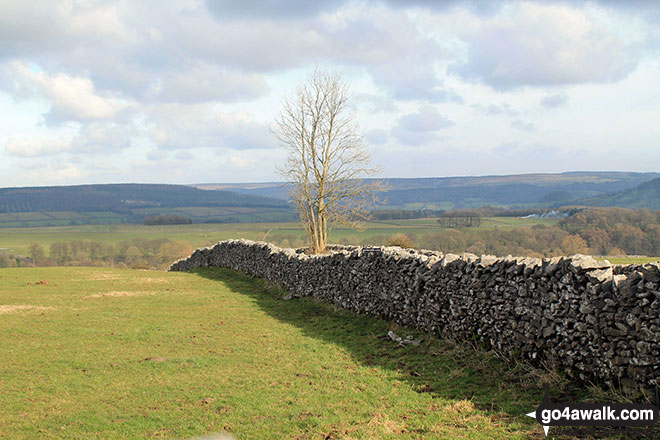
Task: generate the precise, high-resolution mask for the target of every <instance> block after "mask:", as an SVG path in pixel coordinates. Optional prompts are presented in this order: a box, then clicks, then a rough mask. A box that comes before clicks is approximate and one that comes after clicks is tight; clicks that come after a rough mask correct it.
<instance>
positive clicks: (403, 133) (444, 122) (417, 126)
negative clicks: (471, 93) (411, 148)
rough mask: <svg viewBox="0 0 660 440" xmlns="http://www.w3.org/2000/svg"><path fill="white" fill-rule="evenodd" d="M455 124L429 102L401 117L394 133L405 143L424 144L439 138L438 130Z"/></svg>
mask: <svg viewBox="0 0 660 440" xmlns="http://www.w3.org/2000/svg"><path fill="white" fill-rule="evenodd" d="M453 125H456V124H454V122H453V121H451V120H450V119H449V118H448V117H447V116H445V115H443V114H441V113H440V112H439V111H438V109H437V108H436V107H435V106H432V105H428V104H427V105H422V106H420V107H419V109H418V111H417V112H416V113H410V114H407V115H404V116H402V117H401V118H399V120H398V121H397V124H396V125H395V126H394V128H393V129H392V134H393V135H394V137H396V138H397V139H398V140H399V142H401V143H403V144H408V145H422V144H427V143H430V142H432V141H437V140H439V139H440V137H439V136H438V134H437V131H438V130H440V129H443V128H448V127H451V126H453Z"/></svg>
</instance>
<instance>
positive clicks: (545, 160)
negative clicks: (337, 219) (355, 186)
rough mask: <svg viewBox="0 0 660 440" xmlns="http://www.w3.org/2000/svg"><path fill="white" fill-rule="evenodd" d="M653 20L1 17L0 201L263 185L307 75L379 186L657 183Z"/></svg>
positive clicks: (642, 4)
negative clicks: (516, 176) (586, 178)
mask: <svg viewBox="0 0 660 440" xmlns="http://www.w3.org/2000/svg"><path fill="white" fill-rule="evenodd" d="M659 24H660V2H655V1H648V2H646V1H641V0H636V1H635V0H634V1H627V2H615V1H606V0H601V1H580V0H575V1H561V2H560V1H506V0H502V1H477V0H474V1H464V2H461V1H450V0H447V1H425V0H409V1H394V0H391V1H385V0H383V1H376V0H367V1H350V0H346V1H341V0H336V1H309V0H292V1H284V0H272V1H252V2H247V1H228V0H207V1H202V0H185V1H163V0H146V1H140V2H134V1H110V0H107V1H106V0H99V1H94V0H66V1H52V0H44V1H41V0H36V1H30V2H16V1H10V0H0V114H2V118H0V186H27V185H60V184H79V183H108V182H164V183H202V182H252V181H270V180H277V179H278V177H277V175H276V173H275V167H276V165H277V164H279V163H281V162H283V160H284V157H285V152H284V150H282V149H281V148H280V147H279V146H278V145H277V143H276V141H275V139H274V137H273V136H272V135H271V133H270V130H269V126H270V125H271V124H272V121H273V119H274V118H275V117H276V115H277V113H278V112H279V108H280V102H281V100H282V98H283V97H284V96H286V95H287V94H289V93H291V92H292V91H293V89H294V88H295V85H296V84H297V83H298V82H300V81H303V80H304V79H305V77H306V76H307V75H308V74H309V72H310V71H311V70H312V69H313V68H314V67H315V66H318V67H321V68H324V69H330V70H333V71H337V72H339V73H341V74H342V75H343V77H344V78H345V80H346V81H347V82H348V83H349V84H350V85H351V88H352V92H353V100H352V102H353V108H354V111H355V112H356V116H357V121H358V122H359V124H360V127H361V130H362V132H363V133H364V135H365V140H366V142H367V145H368V147H369V149H370V150H371V152H372V153H373V161H374V163H375V164H376V165H378V166H379V167H380V168H382V170H383V173H382V174H383V175H384V176H387V177H423V176H456V175H485V174H509V173H529V172H562V171H571V170H621V171H658V165H657V164H658V163H660V142H659V141H660V30H659V29H660V26H659Z"/></svg>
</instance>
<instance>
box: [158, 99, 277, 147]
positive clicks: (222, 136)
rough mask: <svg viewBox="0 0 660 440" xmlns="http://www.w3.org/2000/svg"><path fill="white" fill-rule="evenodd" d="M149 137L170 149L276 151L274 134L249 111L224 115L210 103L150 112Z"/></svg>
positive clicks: (176, 105)
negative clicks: (270, 149)
mask: <svg viewBox="0 0 660 440" xmlns="http://www.w3.org/2000/svg"><path fill="white" fill-rule="evenodd" d="M146 116H147V120H148V121H149V124H150V125H151V126H150V128H149V135H150V137H151V139H152V140H153V142H154V143H155V144H156V145H158V146H159V147H161V148H166V149H191V148H216V149H217V148H230V149H234V150H248V149H263V148H273V147H274V146H275V141H274V137H273V135H272V134H271V133H270V131H268V129H267V128H266V127H265V126H264V125H263V124H261V123H259V122H257V121H256V120H254V118H253V117H252V116H251V115H250V114H248V113H245V112H232V113H226V112H220V111H217V110H216V109H215V108H214V107H213V106H212V105H210V104H191V105H182V104H161V105H158V106H153V107H150V108H148V109H146Z"/></svg>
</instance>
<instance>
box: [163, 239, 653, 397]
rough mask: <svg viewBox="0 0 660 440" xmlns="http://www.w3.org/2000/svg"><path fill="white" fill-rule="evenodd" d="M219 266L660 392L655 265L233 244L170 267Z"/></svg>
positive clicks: (583, 375)
mask: <svg viewBox="0 0 660 440" xmlns="http://www.w3.org/2000/svg"><path fill="white" fill-rule="evenodd" d="M207 266H221V267H228V268H231V269H235V270H240V271H242V272H245V273H247V274H250V275H253V276H256V277H261V278H265V279H266V280H268V281H270V282H272V283H274V284H277V285H279V286H281V287H283V288H285V289H287V290H288V291H290V292H292V293H295V294H298V295H310V296H313V297H316V298H320V299H322V300H324V301H327V302H329V303H331V304H335V305H337V306H341V307H344V308H347V309H351V310H354V311H356V312H358V313H367V314H370V315H375V316H380V317H384V318H386V319H389V320H392V321H395V322H397V323H399V324H401V325H406V326H411V327H415V328H418V329H422V330H426V331H429V332H433V333H436V334H439V335H444V336H451V337H456V338H468V339H470V340H478V341H481V342H483V343H486V344H487V345H488V346H490V347H492V348H493V349H495V350H497V351H498V352H500V353H502V354H504V355H506V356H509V357H518V358H520V357H522V358H526V359H529V360H531V361H532V362H535V363H540V362H541V361H543V362H544V363H546V364H547V365H549V366H552V367H556V368H558V369H560V370H563V371H566V372H568V373H569V374H571V375H574V376H576V377H578V378H580V379H582V380H596V381H603V380H613V382H614V383H615V385H619V384H620V385H621V386H622V387H623V388H624V390H628V391H632V390H635V389H637V390H638V389H639V388H643V389H646V390H647V391H649V392H650V391H651V389H652V388H654V387H656V386H658V385H660V291H659V290H660V289H659V284H660V265H658V264H655V263H654V264H646V265H629V266H611V265H610V264H609V263H608V262H607V261H597V260H594V259H593V258H591V257H585V256H580V255H576V256H573V257H558V258H551V259H542V260H541V259H536V258H513V257H506V258H497V257H493V256H489V255H483V256H481V257H477V256H476V255H472V254H463V255H454V254H445V255H443V254H442V253H439V252H432V251H413V250H404V249H400V248H397V247H377V248H364V247H351V246H336V247H333V248H332V252H331V253H329V254H327V255H320V256H313V255H306V254H304V253H302V252H300V251H296V250H294V249H282V248H278V247H276V246H274V245H271V244H268V243H261V242H253V241H248V240H228V241H223V242H219V243H218V244H216V245H215V246H213V247H209V248H204V249H198V250H196V251H195V252H194V253H193V254H192V255H191V256H190V257H188V258H186V259H183V260H180V261H178V262H176V263H174V264H173V265H172V267H171V268H170V270H175V271H177V270H178V271H182V270H190V269H194V268H196V267H207Z"/></svg>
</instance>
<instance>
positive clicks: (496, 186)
mask: <svg viewBox="0 0 660 440" xmlns="http://www.w3.org/2000/svg"><path fill="white" fill-rule="evenodd" d="M658 177H660V173H629V172H590V171H577V172H568V173H558V174H550V173H547V174H515V175H506V176H476V177H475V176H466V177H430V178H405V179H382V180H383V181H384V182H385V183H387V184H388V186H389V187H390V189H389V191H387V192H386V193H383V194H382V195H381V196H382V198H383V199H384V200H385V201H386V205H384V206H383V208H385V209H392V208H406V209H421V208H427V209H455V208H473V207H479V206H487V205H490V206H500V207H530V206H533V207H552V206H560V205H563V204H564V205H565V204H573V203H577V200H579V199H585V198H595V197H600V196H605V195H608V194H612V193H618V192H621V191H624V190H627V189H632V188H635V187H636V186H637V185H640V184H641V183H644V182H647V181H649V180H651V179H654V178H658ZM194 186H196V187H198V188H223V189H229V190H232V191H237V192H241V193H244V194H252V195H262V196H268V197H276V198H281V199H283V200H286V199H288V192H289V187H288V186H287V185H286V184H283V183H281V182H279V183H278V182H270V183H252V184H200V185H194Z"/></svg>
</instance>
